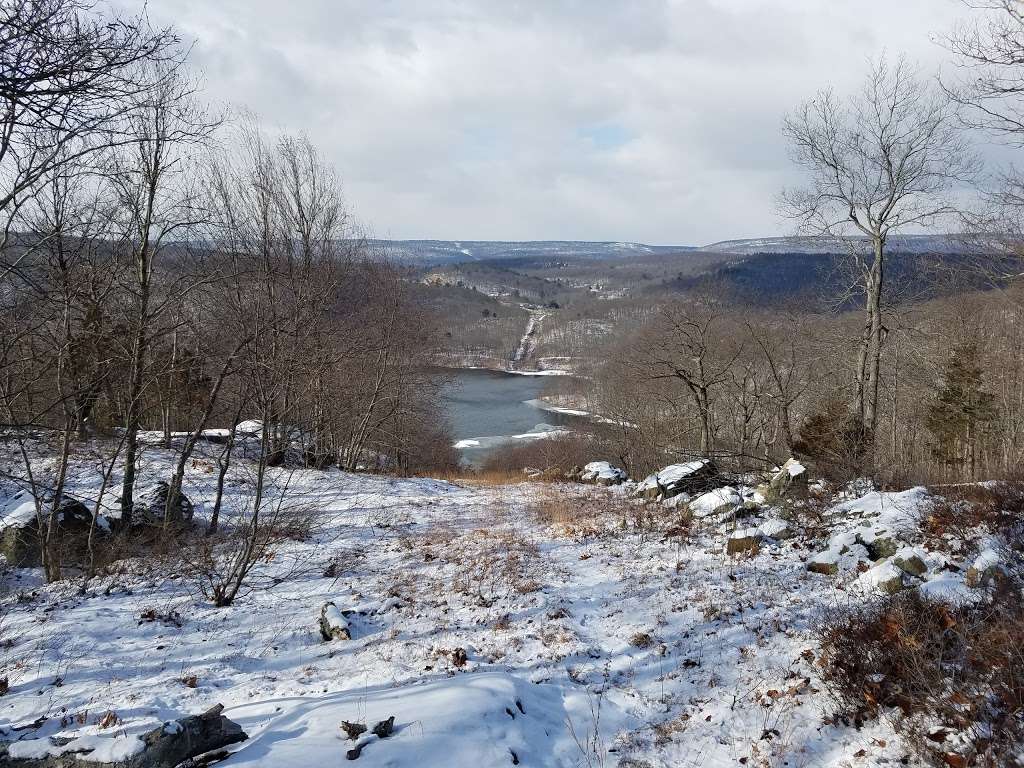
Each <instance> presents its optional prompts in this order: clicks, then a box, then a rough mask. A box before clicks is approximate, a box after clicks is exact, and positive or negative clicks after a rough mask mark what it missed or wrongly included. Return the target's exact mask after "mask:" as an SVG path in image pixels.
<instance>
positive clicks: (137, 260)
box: [107, 63, 219, 526]
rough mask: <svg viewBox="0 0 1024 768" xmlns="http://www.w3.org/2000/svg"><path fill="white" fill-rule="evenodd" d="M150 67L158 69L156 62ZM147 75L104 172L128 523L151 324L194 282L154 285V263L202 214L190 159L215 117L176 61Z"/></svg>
mask: <svg viewBox="0 0 1024 768" xmlns="http://www.w3.org/2000/svg"><path fill="white" fill-rule="evenodd" d="M151 66H152V67H153V68H156V69H163V67H164V65H162V64H159V63H158V64H155V65H151ZM153 79H154V80H156V81H157V82H158V85H157V86H156V87H154V88H152V89H150V90H149V91H147V92H145V93H143V94H140V96H139V98H138V99H137V102H136V104H135V110H134V111H133V112H132V113H130V114H129V115H128V119H127V127H126V129H125V130H126V133H127V134H128V135H130V136H131V137H132V139H133V141H132V143H131V144H130V145H128V146H126V147H124V148H123V149H122V151H120V152H118V153H116V154H115V156H114V158H113V161H112V163H111V167H110V169H109V171H108V172H107V177H108V178H109V180H110V183H111V184H112V186H113V188H114V190H115V192H116V195H117V200H118V203H119V208H120V211H121V213H122V216H123V219H124V223H123V227H124V228H123V235H122V242H121V247H123V248H124V249H125V251H126V252H127V254H128V256H127V258H128V261H129V263H130V274H131V278H130V279H129V280H128V281H127V286H126V289H127V292H128V295H129V296H130V299H131V300H130V302H129V303H128V307H127V309H128V318H127V322H126V325H127V327H128V328H130V329H131V330H130V335H129V341H128V349H127V355H126V357H127V363H128V366H127V367H128V371H129V374H128V381H127V384H126V387H125V394H124V408H125V411H124V427H125V431H126V433H127V440H126V442H125V449H124V461H125V470H124V480H123V483H122V489H121V509H122V522H123V524H124V525H126V526H128V525H130V524H131V522H132V505H133V494H134V487H135V463H136V458H137V451H138V439H137V433H138V430H139V423H140V415H141V411H142V397H143V391H144V387H145V377H146V367H147V363H148V361H149V352H150V346H151V344H152V341H153V334H154V333H155V324H156V323H157V321H158V320H159V319H160V318H161V316H162V315H163V314H164V313H165V312H167V310H168V309H169V308H170V307H172V306H174V304H175V303H176V302H178V301H180V300H181V299H182V296H183V295H185V294H187V293H188V292H189V290H191V288H192V287H193V286H194V285H195V284H196V283H197V282H199V281H200V280H201V278H194V279H193V278H192V277H191V276H188V275H177V276H176V277H175V278H174V279H173V280H170V281H169V283H170V284H168V285H164V286H159V285H157V283H156V276H157V275H158V274H159V273H158V272H157V266H158V264H157V262H158V259H159V257H160V255H161V254H162V253H163V252H164V250H165V249H166V248H168V247H169V246H170V245H172V244H173V242H174V240H175V238H182V239H187V238H188V236H189V234H190V233H193V232H194V231H195V230H196V228H197V227H198V226H199V225H200V224H201V223H202V222H203V221H204V220H205V218H206V211H205V209H204V208H203V206H202V205H201V200H200V199H199V194H198V190H197V188H196V183H197V182H196V179H197V176H196V173H195V172H196V167H195V163H194V161H193V160H192V158H194V156H195V154H196V152H197V148H198V147H200V146H202V145H203V143H204V142H205V141H206V140H207V139H208V138H209V136H210V135H211V133H212V132H213V130H214V129H215V128H216V126H217V125H218V122H219V121H218V120H217V119H213V118H210V117H209V116H208V115H207V114H206V113H205V111H204V110H203V108H202V107H201V106H200V105H199V104H198V103H197V102H196V100H195V93H196V87H195V85H194V84H193V83H192V82H190V81H189V80H188V79H187V78H186V77H185V76H184V75H183V73H182V71H181V69H180V67H178V66H177V65H174V68H173V69H172V70H171V71H167V72H162V73H161V74H159V75H154V76H153ZM158 288H162V291H158Z"/></svg>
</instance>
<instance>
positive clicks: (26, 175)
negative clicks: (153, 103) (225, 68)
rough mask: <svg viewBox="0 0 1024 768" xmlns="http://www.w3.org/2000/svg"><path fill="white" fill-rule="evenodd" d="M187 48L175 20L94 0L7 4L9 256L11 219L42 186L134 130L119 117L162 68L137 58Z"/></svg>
mask: <svg viewBox="0 0 1024 768" xmlns="http://www.w3.org/2000/svg"><path fill="white" fill-rule="evenodd" d="M180 56H181V51H180V49H179V47H178V38H177V36H176V35H175V34H174V32H173V30H170V29H161V30H154V29H152V28H151V27H150V26H149V24H148V22H147V21H146V19H145V18H144V17H142V16H138V17H127V16H119V15H113V14H100V13H97V12H96V8H95V4H94V3H93V2H90V1H89V0H5V2H3V3H2V4H0V219H2V221H0V226H2V234H0V254H4V255H5V256H10V254H7V253H6V249H5V246H6V245H7V243H8V239H9V237H10V234H11V230H12V224H13V222H14V221H15V216H16V214H17V212H18V211H19V210H20V209H21V208H22V206H23V205H24V204H25V201H26V199H28V198H29V196H30V191H31V189H32V188H33V187H34V186H36V185H38V184H39V183H40V182H41V181H43V180H44V179H45V178H46V177H47V176H48V175H49V174H51V173H52V172H53V171H54V170H56V169H57V168H60V167H61V166H66V165H68V164H73V165H74V166H75V167H76V168H77V169H79V170H82V169H83V168H84V167H86V166H87V165H88V164H89V162H90V160H91V158H92V157H93V156H94V155H95V154H96V153H97V152H99V151H101V150H103V149H106V148H109V147H111V146H114V145H117V144H119V143H121V142H123V141H125V140H126V137H124V136H123V134H122V133H121V131H120V129H119V127H118V123H119V122H120V120H121V118H122V117H123V115H124V114H125V113H126V112H127V111H130V110H131V109H132V103H131V102H132V100H133V99H134V98H135V97H137V96H138V95H139V94H140V93H145V92H147V91H149V90H150V89H151V88H152V87H153V86H154V85H155V81H154V80H153V79H152V75H153V74H154V72H155V70H152V69H147V68H144V67H139V66H138V65H139V64H140V63H142V62H155V61H173V60H179V59H180ZM127 140H130V138H129V139H127ZM16 254H18V255H20V256H23V255H24V249H19V250H18V251H17V252H16ZM16 259H17V255H16V256H15V257H14V259H13V260H11V261H8V263H7V264H6V268H8V269H9V268H11V266H13V265H14V264H16V263H17V261H16Z"/></svg>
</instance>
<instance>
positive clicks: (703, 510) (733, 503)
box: [688, 485, 743, 519]
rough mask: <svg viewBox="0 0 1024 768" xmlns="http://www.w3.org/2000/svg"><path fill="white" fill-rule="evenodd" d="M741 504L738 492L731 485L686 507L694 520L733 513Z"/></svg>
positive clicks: (694, 500) (704, 494) (741, 499)
mask: <svg viewBox="0 0 1024 768" xmlns="http://www.w3.org/2000/svg"><path fill="white" fill-rule="evenodd" d="M742 504H743V498H742V497H741V496H740V494H739V491H737V490H736V489H735V488H733V487H732V486H731V485H726V486H724V487H722V488H716V489H715V490H713V491H708V492H707V493H703V494H701V495H700V496H698V497H697V498H695V499H693V500H692V501H691V502H690V503H689V506H688V509H689V511H690V514H691V515H692V516H693V517H694V518H698V519H699V518H704V517H714V516H715V515H724V514H727V513H729V512H733V511H735V510H736V509H737V508H738V507H740V506H741V505H742Z"/></svg>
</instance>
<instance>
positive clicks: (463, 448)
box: [442, 370, 581, 465]
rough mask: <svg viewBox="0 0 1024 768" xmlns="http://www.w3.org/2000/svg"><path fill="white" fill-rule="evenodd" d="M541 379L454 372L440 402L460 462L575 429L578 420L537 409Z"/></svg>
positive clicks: (477, 372)
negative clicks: (453, 437) (443, 406)
mask: <svg viewBox="0 0 1024 768" xmlns="http://www.w3.org/2000/svg"><path fill="white" fill-rule="evenodd" d="M546 379H547V377H546V376H521V375H517V374H511V373H502V372H500V371H486V370H458V371H455V372H454V373H453V375H452V380H451V382H450V383H448V384H446V385H445V387H444V391H443V393H442V400H443V402H444V405H445V408H446V410H447V412H448V419H449V422H450V423H451V425H452V434H453V435H454V436H455V439H456V440H457V441H458V442H457V443H456V447H458V448H459V450H460V452H461V453H462V457H463V459H464V461H466V462H467V463H469V464H474V465H477V464H480V463H481V462H482V461H483V460H484V459H485V458H486V457H487V454H488V453H490V452H491V451H493V450H495V449H496V448H499V447H501V446H503V445H507V444H509V443H514V442H518V441H522V440H536V439H539V438H540V437H541V436H543V435H544V434H545V433H548V432H552V431H555V430H558V429H560V428H566V427H571V425H573V424H577V425H578V424H580V423H581V417H580V416H572V415H568V414H562V413H556V412H554V411H546V410H543V409H542V408H540V407H538V406H539V403H537V402H536V400H537V398H538V397H540V394H541V392H542V391H543V389H544V384H545V381H546Z"/></svg>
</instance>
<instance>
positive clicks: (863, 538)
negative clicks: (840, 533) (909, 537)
mask: <svg viewBox="0 0 1024 768" xmlns="http://www.w3.org/2000/svg"><path fill="white" fill-rule="evenodd" d="M855 535H856V537H857V542H858V543H859V544H863V545H864V547H865V548H866V549H867V551H868V556H869V557H870V558H871V559H872V560H874V561H878V560H885V559H886V558H888V557H892V556H893V555H895V554H896V553H897V552H898V551H899V550H900V548H901V547H902V546H903V544H902V542H900V540H899V539H897V538H896V537H895V536H894V535H893V534H892V533H891V532H890V531H889V530H888V528H885V527H880V526H875V527H872V526H865V527H863V528H860V529H858V530H857V531H856V534H855Z"/></svg>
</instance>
